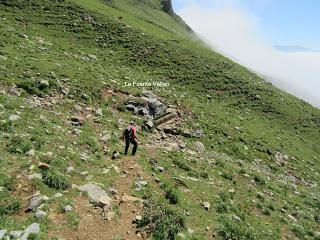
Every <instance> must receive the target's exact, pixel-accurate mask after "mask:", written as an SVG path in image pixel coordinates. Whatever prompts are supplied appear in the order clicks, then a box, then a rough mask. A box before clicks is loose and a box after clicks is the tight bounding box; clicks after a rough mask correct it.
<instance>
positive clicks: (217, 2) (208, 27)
mask: <svg viewBox="0 0 320 240" xmlns="http://www.w3.org/2000/svg"><path fill="white" fill-rule="evenodd" d="M252 1H255V0H252ZM266 1H267V0H265V1H264V4H266ZM200 2H201V3H199V2H198V3H196V2H195V1H192V0H191V1H189V5H184V7H183V8H182V9H180V10H179V11H178V14H179V15H180V16H181V17H182V18H183V19H184V20H185V21H186V22H187V23H188V24H189V26H190V27H191V28H193V30H194V31H195V32H196V33H198V35H199V36H200V37H202V38H203V39H204V40H205V41H206V42H208V43H209V44H210V45H211V46H212V47H213V48H214V49H216V50H217V51H219V52H221V53H223V54H224V55H226V56H228V57H230V58H232V59H233V60H235V61H237V62H239V63H240V64H242V65H244V66H246V67H248V68H250V69H252V70H254V71H256V72H258V73H260V74H262V75H263V76H267V81H271V82H272V83H273V84H274V85H276V86H277V87H279V88H281V89H283V90H285V91H288V92H289V93H292V94H294V95H295V96H297V97H299V98H302V99H304V100H306V101H308V102H310V103H311V104H313V105H315V106H317V107H320V53H319V52H301V51H300V52H283V51H280V50H278V49H277V48H275V47H273V46H272V44H270V43H269V42H268V41H266V40H265V39H263V38H262V37H261V36H263V34H261V32H260V31H261V30H260V29H259V27H258V26H259V25H258V23H259V19H258V18H256V17H255V16H253V15H251V14H250V13H248V12H246V10H244V9H243V8H241V5H240V0H233V1H232V0H225V1H222V0H200ZM203 3H205V4H203Z"/></svg>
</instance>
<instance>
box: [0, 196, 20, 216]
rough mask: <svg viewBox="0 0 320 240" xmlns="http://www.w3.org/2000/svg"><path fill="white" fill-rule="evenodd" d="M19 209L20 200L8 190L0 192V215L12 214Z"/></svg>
mask: <svg viewBox="0 0 320 240" xmlns="http://www.w3.org/2000/svg"><path fill="white" fill-rule="evenodd" d="M19 209H20V202H19V200H18V199H16V198H15V197H14V196H12V195H10V192H9V191H6V190H5V191H2V192H0V215H13V214H16V213H17V212H18V211H19Z"/></svg>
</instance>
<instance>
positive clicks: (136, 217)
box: [133, 215, 142, 223]
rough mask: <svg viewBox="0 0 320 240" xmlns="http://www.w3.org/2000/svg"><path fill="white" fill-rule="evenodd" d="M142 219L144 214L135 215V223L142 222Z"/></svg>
mask: <svg viewBox="0 0 320 240" xmlns="http://www.w3.org/2000/svg"><path fill="white" fill-rule="evenodd" d="M141 220H142V216H141V215H137V216H135V217H134V219H133V223H138V222H140V221H141Z"/></svg>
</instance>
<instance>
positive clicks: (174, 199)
mask: <svg viewBox="0 0 320 240" xmlns="http://www.w3.org/2000/svg"><path fill="white" fill-rule="evenodd" d="M165 197H166V199H168V200H169V202H170V204H178V203H179V193H178V191H177V190H175V189H172V188H171V189H168V190H167V191H166V195H165Z"/></svg>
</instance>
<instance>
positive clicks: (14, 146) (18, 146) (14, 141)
mask: <svg viewBox="0 0 320 240" xmlns="http://www.w3.org/2000/svg"><path fill="white" fill-rule="evenodd" d="M32 148H33V145H32V142H31V141H30V140H29V139H26V138H23V137H21V136H18V135H14V136H13V137H12V138H11V139H10V141H9V143H8V144H7V150H8V151H9V152H10V153H20V154H25V153H26V152H28V151H29V150H31V149H32Z"/></svg>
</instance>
